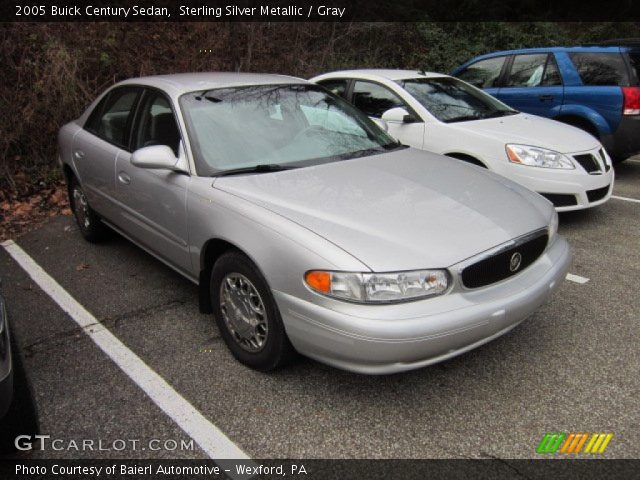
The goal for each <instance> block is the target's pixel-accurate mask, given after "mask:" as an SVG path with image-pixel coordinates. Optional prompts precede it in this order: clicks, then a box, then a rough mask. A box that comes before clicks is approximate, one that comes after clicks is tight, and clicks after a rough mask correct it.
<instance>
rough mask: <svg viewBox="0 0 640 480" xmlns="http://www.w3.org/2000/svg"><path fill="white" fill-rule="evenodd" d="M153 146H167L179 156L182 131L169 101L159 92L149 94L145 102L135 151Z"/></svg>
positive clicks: (135, 142)
mask: <svg viewBox="0 0 640 480" xmlns="http://www.w3.org/2000/svg"><path fill="white" fill-rule="evenodd" d="M151 145H167V146H168V147H170V148H171V150H173V153H174V154H175V156H176V157H177V156H178V150H179V146H180V130H179V129H178V124H177V123H176V119H175V117H174V115H173V111H172V110H171V105H170V104H169V100H167V98H166V97H165V96H164V95H162V94H161V93H158V92H150V93H148V94H147V95H146V96H145V98H144V100H143V103H142V108H141V111H140V120H139V122H138V129H137V131H136V132H135V134H134V142H133V149H134V150H137V149H138V148H142V147H148V146H151Z"/></svg>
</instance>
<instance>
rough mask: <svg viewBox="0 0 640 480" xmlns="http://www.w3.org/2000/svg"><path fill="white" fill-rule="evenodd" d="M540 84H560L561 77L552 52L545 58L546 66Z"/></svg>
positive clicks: (550, 85)
mask: <svg viewBox="0 0 640 480" xmlns="http://www.w3.org/2000/svg"><path fill="white" fill-rule="evenodd" d="M542 85H544V86H546V87H552V86H557V85H562V78H561V77H560V71H559V70H558V64H557V63H556V58H555V56H554V55H553V54H550V55H549V58H548V59H547V67H546V68H545V70H544V76H543V77H542Z"/></svg>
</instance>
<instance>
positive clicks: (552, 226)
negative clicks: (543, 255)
mask: <svg viewBox="0 0 640 480" xmlns="http://www.w3.org/2000/svg"><path fill="white" fill-rule="evenodd" d="M557 233H558V212H556V211H554V212H553V216H552V217H551V222H550V223H549V243H548V244H549V245H551V242H553V239H554V238H555V236H556V234H557Z"/></svg>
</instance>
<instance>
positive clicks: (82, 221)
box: [69, 178, 108, 243]
mask: <svg viewBox="0 0 640 480" xmlns="http://www.w3.org/2000/svg"><path fill="white" fill-rule="evenodd" d="M69 204H70V205H71V210H72V211H73V216H74V217H75V219H76V223H77V224H78V228H79V229H80V233H81V234H82V236H83V237H84V238H85V240H88V241H89V242H94V243H95V242H100V241H102V240H104V239H105V238H106V237H107V235H108V228H107V226H106V225H105V224H104V223H102V221H101V220H100V216H99V215H98V214H97V213H96V212H95V211H94V210H93V209H92V208H91V207H90V206H89V202H88V201H87V196H86V195H85V193H84V190H83V189H82V186H81V185H80V183H79V182H78V180H77V179H75V178H72V179H71V182H70V185H69Z"/></svg>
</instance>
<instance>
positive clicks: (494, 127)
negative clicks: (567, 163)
mask: <svg viewBox="0 0 640 480" xmlns="http://www.w3.org/2000/svg"><path fill="white" fill-rule="evenodd" d="M449 125H451V126H454V127H455V128H457V129H460V130H463V131H467V132H472V133H476V134H480V135H483V136H485V137H489V138H492V139H495V140H497V141H499V142H501V143H504V144H507V143H517V144H522V145H533V146H536V147H543V148H548V149H551V150H555V151H556V152H560V153H576V152H584V151H586V150H593V149H595V148H598V146H599V145H600V143H599V142H598V140H596V139H595V138H594V137H593V136H592V135H590V134H588V133H587V132H584V131H583V130H580V129H579V128H576V127H572V126H571V125H567V124H565V123H561V122H557V121H555V120H550V119H548V118H543V117H538V116H536V115H530V114H525V113H519V114H517V115H511V116H508V117H500V118H488V119H486V120H473V121H469V122H458V123H450V124H449Z"/></svg>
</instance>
